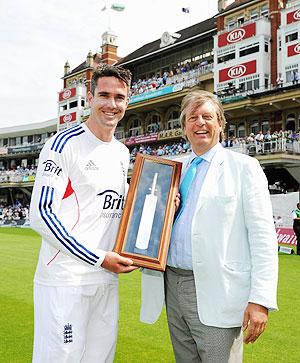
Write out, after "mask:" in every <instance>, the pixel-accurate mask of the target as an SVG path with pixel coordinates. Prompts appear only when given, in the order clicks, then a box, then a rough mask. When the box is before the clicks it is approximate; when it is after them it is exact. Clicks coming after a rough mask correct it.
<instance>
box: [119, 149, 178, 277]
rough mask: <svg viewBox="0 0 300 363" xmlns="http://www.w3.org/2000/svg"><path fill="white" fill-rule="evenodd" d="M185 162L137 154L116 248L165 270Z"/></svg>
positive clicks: (138, 261)
mask: <svg viewBox="0 0 300 363" xmlns="http://www.w3.org/2000/svg"><path fill="white" fill-rule="evenodd" d="M181 167H182V163H181V162H178V161H173V160H169V159H164V158H160V157H155V156H148V155H143V154H137V156H136V160H135V164H134V168H133V173H132V178H131V181H130V186H129V190H128V195H127V198H126V202H125V206H124V210H123V215H122V218H121V222H120V227H119V232H118V236H117V240H116V244H115V248H114V251H115V252H117V253H119V254H120V255H121V256H124V257H128V258H131V259H132V260H133V262H134V265H136V266H140V267H146V268H149V269H153V270H159V271H164V270H165V267H166V261H167V256H168V249H169V244H170V238H171V230H172V224H173V220H174V214H175V197H176V194H177V193H178V189H179V181H180V174H181Z"/></svg>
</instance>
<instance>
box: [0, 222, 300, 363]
mask: <svg viewBox="0 0 300 363" xmlns="http://www.w3.org/2000/svg"><path fill="white" fill-rule="evenodd" d="M39 245H40V237H39V236H38V235H37V234H36V233H34V232H33V231H31V230H29V229H13V228H0V246H1V249H0V250H1V254H0V276H1V285H0V316H1V318H0V319H1V329H0V362H3V363H4V362H5V363H27V362H31V351H32V339H33V304H32V279H33V274H34V270H35V266H36V262H37V258H38V251H39ZM279 271H280V277H279V291H278V303H279V307H280V311H279V312H276V313H272V314H270V320H269V324H268V328H267V330H266V332H265V333H264V334H263V336H262V337H261V338H260V340H259V341H258V342H257V343H255V344H253V345H250V346H246V347H245V349H244V362H245V363H270V362H271V363H277V362H282V363H299V362H300V346H299V339H300V256H295V255H280V269H279ZM139 303H140V273H139V272H138V271H135V272H133V273H132V274H127V275H122V276H121V277H120V325H119V338H118V345H117V352H116V358H115V362H118V363H121V362H122V363H124V362H126V363H130V362H132V363H133V362H134V363H139V362H143V363H148V362H149V363H150V362H151V363H153V362H154V363H162V362H174V358H173V354H172V348H171V343H170V338H169V333H168V329H167V322H166V316H165V313H164V314H163V315H162V316H161V318H160V320H159V322H158V323H156V324H154V325H146V324H142V323H140V322H139ZM53 363H54V362H53ZM74 363H76V362H74ZM95 363H96V362H95ZM187 363H188V362H187Z"/></svg>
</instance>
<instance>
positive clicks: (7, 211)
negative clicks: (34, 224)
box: [0, 200, 29, 225]
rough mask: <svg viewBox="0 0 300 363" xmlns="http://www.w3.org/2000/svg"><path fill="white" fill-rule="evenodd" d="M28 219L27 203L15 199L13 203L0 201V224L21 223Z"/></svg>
mask: <svg viewBox="0 0 300 363" xmlns="http://www.w3.org/2000/svg"><path fill="white" fill-rule="evenodd" d="M26 221H27V222H28V221H29V205H28V204H27V205H23V204H22V203H21V202H20V201H18V200H17V201H16V202H15V204H13V205H7V204H5V203H0V225H5V224H6V225H22V224H24V223H25V222H26Z"/></svg>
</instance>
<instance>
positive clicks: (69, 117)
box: [63, 114, 72, 122]
mask: <svg viewBox="0 0 300 363" xmlns="http://www.w3.org/2000/svg"><path fill="white" fill-rule="evenodd" d="M63 121H64V122H70V121H72V115H71V114H68V115H65V116H64V118H63Z"/></svg>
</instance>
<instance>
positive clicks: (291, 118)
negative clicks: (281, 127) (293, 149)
mask: <svg viewBox="0 0 300 363" xmlns="http://www.w3.org/2000/svg"><path fill="white" fill-rule="evenodd" d="M285 129H286V131H295V129H296V118H295V114H294V113H290V114H288V116H287V118H286V126H285Z"/></svg>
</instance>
